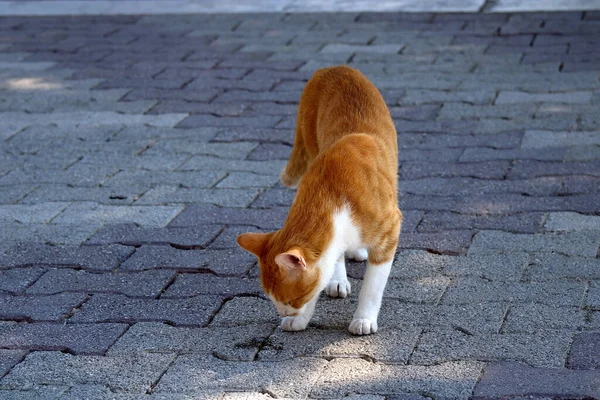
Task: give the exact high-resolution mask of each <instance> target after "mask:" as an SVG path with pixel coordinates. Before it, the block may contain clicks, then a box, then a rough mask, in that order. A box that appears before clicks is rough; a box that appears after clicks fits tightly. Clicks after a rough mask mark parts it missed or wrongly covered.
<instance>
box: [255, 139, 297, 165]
mask: <svg viewBox="0 0 600 400" xmlns="http://www.w3.org/2000/svg"><path fill="white" fill-rule="evenodd" d="M291 151H292V149H291V147H290V146H287V145H283V144H274V143H262V144H260V145H259V146H258V147H257V148H256V149H254V150H253V151H252V152H251V153H250V154H249V155H248V157H246V160H250V161H268V160H288V159H289V158H290V152H291Z"/></svg>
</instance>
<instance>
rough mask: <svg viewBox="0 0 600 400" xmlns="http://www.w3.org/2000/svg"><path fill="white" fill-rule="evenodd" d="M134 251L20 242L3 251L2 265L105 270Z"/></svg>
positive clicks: (118, 247)
mask: <svg viewBox="0 0 600 400" xmlns="http://www.w3.org/2000/svg"><path fill="white" fill-rule="evenodd" d="M133 250H134V249H132V248H131V247H126V246H121V245H109V246H99V247H96V246H94V247H87V246H86V247H77V246H60V247H59V246H50V245H44V244H34V243H29V244H17V245H14V246H12V247H10V248H8V249H7V250H5V251H4V252H3V253H0V267H7V268H10V267H23V266H35V265H47V266H52V267H80V268H83V269H89V270H101V271H106V270H111V269H113V268H116V267H117V266H118V265H119V263H121V262H122V261H123V260H125V259H126V258H127V257H129V255H131V253H132V252H133Z"/></svg>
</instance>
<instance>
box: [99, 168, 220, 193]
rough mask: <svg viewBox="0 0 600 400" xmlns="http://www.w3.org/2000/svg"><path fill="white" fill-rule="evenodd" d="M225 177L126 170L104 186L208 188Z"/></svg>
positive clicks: (179, 172) (215, 173)
mask: <svg viewBox="0 0 600 400" xmlns="http://www.w3.org/2000/svg"><path fill="white" fill-rule="evenodd" d="M223 177H225V173H224V172H219V171H203V172H202V173H201V174H199V173H197V172H193V171H186V172H183V171H147V170H137V169H131V170H124V171H120V172H119V173H117V174H116V175H114V176H112V177H111V178H110V180H109V181H107V182H106V183H105V184H104V186H107V187H113V186H114V187H116V188H118V189H121V188H122V187H131V186H132V185H134V182H143V183H144V191H146V190H148V189H149V188H150V187H151V186H155V185H162V184H166V183H169V184H171V185H182V186H185V187H198V188H208V187H211V186H213V185H214V184H215V183H217V182H218V181H220V180H221V179H223Z"/></svg>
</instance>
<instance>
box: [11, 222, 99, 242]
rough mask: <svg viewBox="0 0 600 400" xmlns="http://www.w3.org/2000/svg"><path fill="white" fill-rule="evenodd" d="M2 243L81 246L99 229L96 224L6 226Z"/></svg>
mask: <svg viewBox="0 0 600 400" xmlns="http://www.w3.org/2000/svg"><path fill="white" fill-rule="evenodd" d="M4 227H5V229H3V230H0V242H1V243H3V244H4V245H11V244H18V243H26V242H35V243H46V244H50V245H54V246H65V245H80V244H82V243H83V242H84V241H85V240H86V239H87V238H89V237H90V236H92V234H93V233H94V232H95V231H96V230H97V229H98V225H96V224H85V225H71V224H61V225H55V224H20V223H10V224H4Z"/></svg>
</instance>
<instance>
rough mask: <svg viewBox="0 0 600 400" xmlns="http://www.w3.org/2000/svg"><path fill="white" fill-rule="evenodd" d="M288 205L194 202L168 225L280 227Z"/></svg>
mask: <svg viewBox="0 0 600 400" xmlns="http://www.w3.org/2000/svg"><path fill="white" fill-rule="evenodd" d="M288 208H289V207H276V208H271V209H268V210H267V209H256V208H250V209H242V208H233V207H217V206H214V205H208V204H207V205H204V204H202V205H201V204H194V205H190V206H188V207H186V209H185V210H183V211H182V212H181V213H180V214H179V215H177V217H175V218H174V219H173V220H172V221H171V222H170V223H169V227H186V226H196V225H198V224H199V223H202V224H223V223H225V224H227V225H253V226H256V227H258V228H264V229H278V228H281V226H282V225H283V222H284V221H285V218H286V216H287V213H288Z"/></svg>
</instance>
